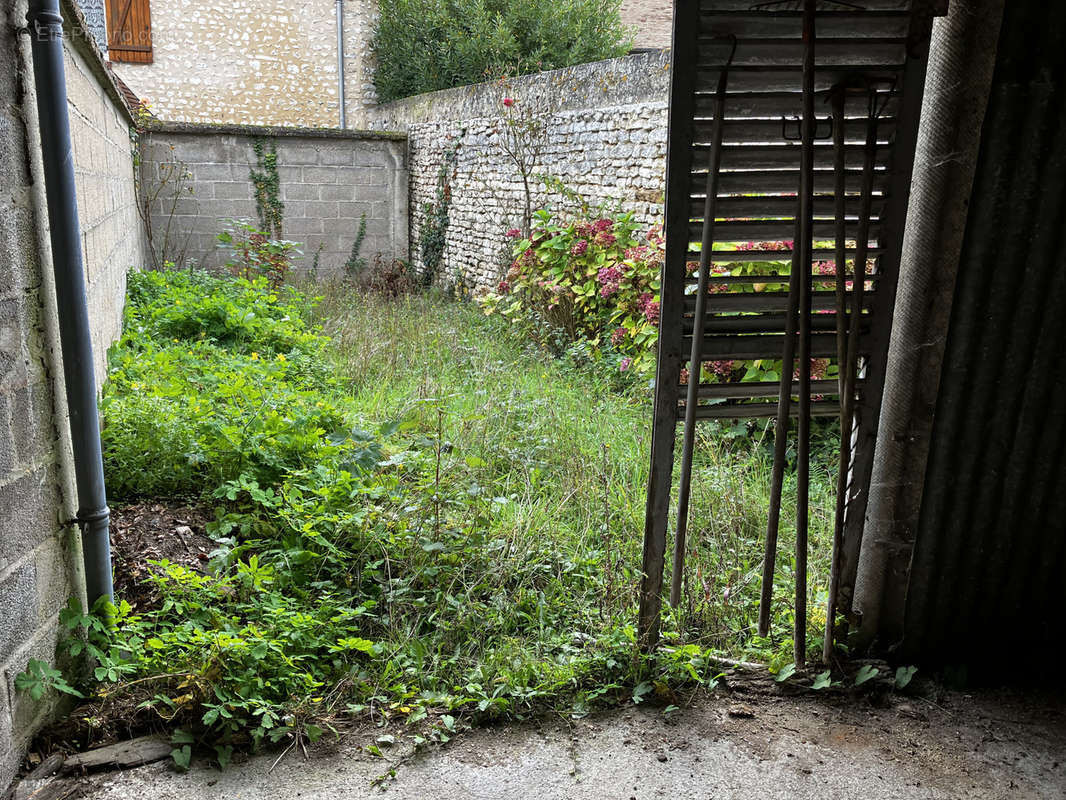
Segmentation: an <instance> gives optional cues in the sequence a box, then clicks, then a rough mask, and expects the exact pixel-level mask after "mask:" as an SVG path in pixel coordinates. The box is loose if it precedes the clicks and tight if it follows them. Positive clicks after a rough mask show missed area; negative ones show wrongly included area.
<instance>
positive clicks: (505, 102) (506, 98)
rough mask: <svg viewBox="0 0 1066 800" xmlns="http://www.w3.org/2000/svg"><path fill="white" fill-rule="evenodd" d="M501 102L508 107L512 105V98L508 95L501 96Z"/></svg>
mask: <svg viewBox="0 0 1066 800" xmlns="http://www.w3.org/2000/svg"><path fill="white" fill-rule="evenodd" d="M503 104H504V105H505V106H507V107H508V108H510V107H511V106H513V105H514V100H512V99H511V98H510V97H505V98H503Z"/></svg>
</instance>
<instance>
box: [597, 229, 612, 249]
mask: <svg viewBox="0 0 1066 800" xmlns="http://www.w3.org/2000/svg"><path fill="white" fill-rule="evenodd" d="M595 241H596V244H598V245H599V246H600V247H610V246H611V245H612V244H614V243H615V241H616V237H615V235H614V234H613V233H607V231H600V232H599V233H597V234H596V240H595Z"/></svg>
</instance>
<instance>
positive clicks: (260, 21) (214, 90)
mask: <svg viewBox="0 0 1066 800" xmlns="http://www.w3.org/2000/svg"><path fill="white" fill-rule="evenodd" d="M335 9H336V2H335V0H233V1H232V2H227V3H221V2H211V3H208V2H194V3H189V2H186V3H174V2H166V3H158V2H156V3H152V6H151V13H152V51H153V63H151V64H128V63H118V62H116V63H115V64H114V68H115V71H116V72H117V73H118V74H119V76H120V77H121V78H122V80H124V81H125V82H126V83H127V84H128V85H129V87H130V88H131V89H132V90H133V91H134V92H135V93H136V95H137V96H138V97H140V98H142V99H147V100H149V101H150V102H151V105H152V110H153V111H154V112H155V114H156V115H157V116H158V117H160V119H165V120H167V121H180V122H203V123H233V124H250V125H294V126H302V127H333V126H337V125H339V103H338V94H339V93H338V85H337V84H338V81H337V28H336V25H337V17H336V10H335ZM376 15H377V0H345V3H344V40H345V81H344V86H345V95H346V102H345V106H346V108H347V113H348V127H358V126H359V125H360V124H361V119H362V117H363V108H364V107H365V106H367V105H370V104H372V103H373V102H374V85H373V73H372V71H371V68H370V64H371V53H370V38H371V31H372V29H373V25H374V21H375V19H376Z"/></svg>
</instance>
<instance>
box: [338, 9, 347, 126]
mask: <svg viewBox="0 0 1066 800" xmlns="http://www.w3.org/2000/svg"><path fill="white" fill-rule="evenodd" d="M337 102H338V105H339V106H340V127H341V128H347V127H348V124H347V123H348V120H347V114H346V113H345V102H344V0H337Z"/></svg>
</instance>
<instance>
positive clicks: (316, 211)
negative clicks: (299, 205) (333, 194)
mask: <svg viewBox="0 0 1066 800" xmlns="http://www.w3.org/2000/svg"><path fill="white" fill-rule="evenodd" d="M303 207H304V216H307V217H311V218H312V219H336V218H337V203H336V202H334V201H326V200H308V201H307V202H305V203H304V204H303Z"/></svg>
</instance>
